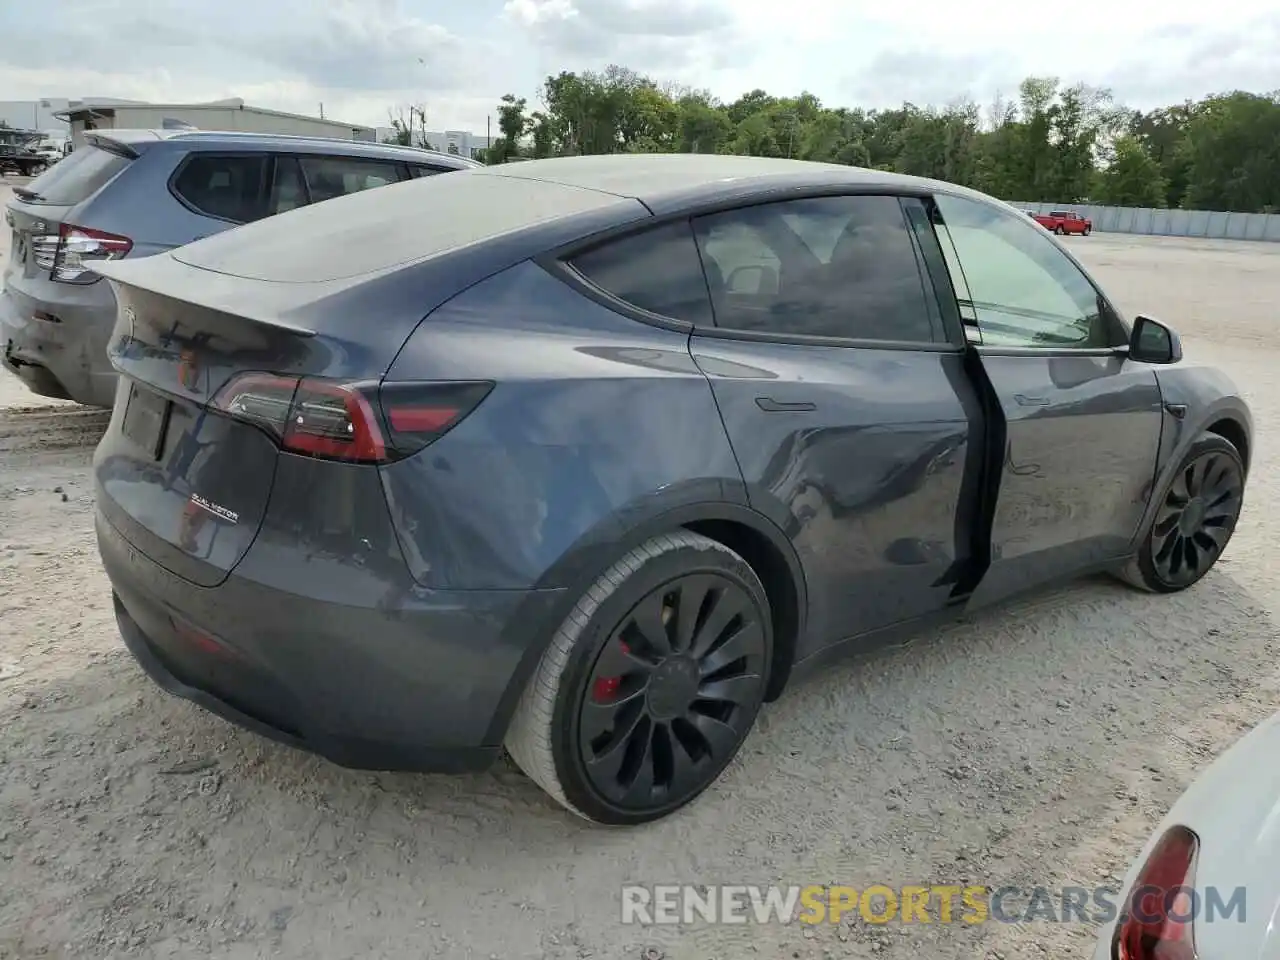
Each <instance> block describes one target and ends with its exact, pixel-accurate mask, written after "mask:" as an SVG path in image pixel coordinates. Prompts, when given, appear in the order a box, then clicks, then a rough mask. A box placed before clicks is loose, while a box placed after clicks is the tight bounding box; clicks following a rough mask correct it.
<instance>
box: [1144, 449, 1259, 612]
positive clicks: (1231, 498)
mask: <svg viewBox="0 0 1280 960" xmlns="http://www.w3.org/2000/svg"><path fill="white" fill-rule="evenodd" d="M1243 496H1244V472H1243V470H1242V469H1241V464H1240V461H1239V458H1238V457H1235V456H1232V455H1230V454H1229V453H1228V452H1227V451H1223V450H1212V451H1207V452H1204V453H1201V454H1199V455H1198V456H1196V457H1195V458H1194V459H1191V460H1190V461H1189V462H1187V463H1186V464H1185V465H1184V467H1183V469H1182V470H1181V471H1180V472H1179V473H1178V475H1177V476H1176V477H1174V479H1173V483H1171V484H1170V486H1169V489H1168V490H1167V491H1166V492H1165V496H1164V502H1163V503H1161V505H1160V509H1159V510H1158V511H1157V513H1156V517H1155V522H1154V523H1153V524H1152V527H1151V543H1150V552H1151V565H1152V567H1153V569H1154V572H1155V574H1156V575H1157V576H1158V577H1159V579H1160V580H1161V581H1162V582H1163V583H1164V584H1166V585H1168V586H1169V587H1173V588H1178V587H1182V586H1189V585H1190V584H1192V583H1194V582H1195V581H1197V580H1199V579H1200V578H1201V577H1202V576H1204V575H1205V573H1207V572H1208V570H1209V568H1210V567H1211V566H1213V564H1214V562H1215V561H1216V560H1217V559H1218V557H1219V556H1221V554H1222V551H1223V549H1224V548H1225V547H1226V545H1227V541H1228V540H1229V539H1230V538H1231V533H1232V531H1233V530H1234V529H1235V523H1236V519H1237V518H1238V517H1239V515H1240V507H1241V503H1242V501H1243Z"/></svg>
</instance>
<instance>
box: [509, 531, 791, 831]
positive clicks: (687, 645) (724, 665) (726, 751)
mask: <svg viewBox="0 0 1280 960" xmlns="http://www.w3.org/2000/svg"><path fill="white" fill-rule="evenodd" d="M673 600H674V602H673ZM639 623H645V624H647V625H648V629H647V630H643V631H642V630H641V629H640V628H639V626H638V624H639ZM770 624H771V621H770V616H769V602H768V598H767V596H766V594H765V591H764V587H763V586H762V585H761V583H760V580H759V578H758V577H757V576H756V574H755V572H754V571H753V570H752V569H751V567H750V565H748V564H747V562H746V561H745V560H743V559H742V558H741V557H740V556H738V555H737V554H736V553H734V552H733V551H732V550H730V549H729V548H728V547H726V546H724V545H723V544H720V543H717V542H716V541H714V540H711V539H709V538H707V537H703V536H700V535H698V534H695V533H690V532H689V531H685V530H680V531H676V532H672V533H667V534H663V535H661V536H658V537H655V538H654V539H652V540H649V541H648V542H647V543H645V544H643V545H641V546H639V547H637V548H636V549H634V550H632V551H631V552H630V553H628V554H627V555H626V556H625V557H623V558H622V559H621V560H619V561H618V562H617V563H615V564H614V565H613V566H612V567H610V568H609V569H608V570H607V571H606V572H605V573H603V574H602V575H601V576H600V577H599V578H598V579H597V580H596V581H595V583H594V584H593V585H592V586H591V587H590V589H588V590H587V591H586V593H585V594H584V595H583V596H582V597H581V598H580V599H579V600H578V603H577V605H576V606H575V607H574V609H573V611H572V612H571V613H570V614H569V616H568V617H567V618H566V620H565V621H564V623H563V624H562V625H561V626H560V628H559V629H558V630H557V631H556V634H555V636H554V637H553V638H552V640H551V643H550V645H549V646H548V648H547V650H546V652H545V653H544V654H543V656H542V659H541V661H540V662H539V664H538V667H537V669H536V670H535V671H534V675H533V676H532V677H531V678H530V680H529V684H528V686H527V687H526V688H525V690H524V692H523V694H522V695H521V698H520V701H519V703H518V704H517V706H516V710H515V714H514V716H513V718H512V721H511V726H510V728H509V729H508V731H507V735H506V740H505V746H506V749H507V752H508V753H509V754H510V755H511V758H512V759H513V760H514V761H515V762H516V764H517V765H518V766H519V767H520V768H521V769H522V770H523V771H524V772H525V773H526V774H527V775H528V776H529V778H530V779H532V780H533V781H534V782H535V783H537V784H538V786H540V787H542V789H543V790H545V791H546V792H547V793H548V794H550V795H551V796H552V797H553V798H554V799H555V800H557V801H558V802H559V803H561V804H563V805H564V806H565V807H567V808H568V809H569V810H571V811H572V812H574V813H576V814H577V815H578V816H580V817H584V818H585V819H587V820H591V821H594V822H596V823H606V824H618V825H632V824H640V823H647V822H649V821H652V820H657V819H660V818H661V817H664V816H667V815H668V814H670V813H673V812H674V811H676V810H678V809H679V808H681V807H683V806H684V805H685V804H687V803H689V802H691V801H692V800H693V799H694V798H695V797H697V796H698V795H699V794H701V793H702V792H703V791H704V790H705V789H706V788H707V787H709V786H710V785H711V784H712V783H714V782H715V780H716V779H717V778H718V777H719V776H720V774H721V772H723V770H724V768H725V767H726V766H728V764H729V762H730V761H732V759H733V758H734V756H735V755H736V754H737V752H738V748H739V747H740V746H741V745H742V742H743V740H745V739H746V735H747V734H748V733H749V732H750V730H751V727H752V725H753V724H754V723H755V718H756V715H757V714H758V713H759V710H760V705H761V703H762V702H763V700H764V692H765V687H766V685H767V683H768V673H769V664H770V662H771V661H770V657H771V655H772V653H773V632H772V628H771V626H770ZM624 638H625V639H624ZM664 646H665V647H667V648H669V649H665V650H664V649H663V647H664ZM619 730H624V731H625V732H622V733H619V732H618V731H619ZM593 732H594V736H592V734H593ZM632 777H634V779H631V778H632Z"/></svg>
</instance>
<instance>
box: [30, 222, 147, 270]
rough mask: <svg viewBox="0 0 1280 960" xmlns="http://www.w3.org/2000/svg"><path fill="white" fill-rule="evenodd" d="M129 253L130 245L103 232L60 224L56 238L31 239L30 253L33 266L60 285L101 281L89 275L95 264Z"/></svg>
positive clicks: (130, 241) (127, 240) (48, 236)
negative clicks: (34, 262) (47, 274)
mask: <svg viewBox="0 0 1280 960" xmlns="http://www.w3.org/2000/svg"><path fill="white" fill-rule="evenodd" d="M132 249H133V241H132V240H130V239H129V238H128V237H121V236H117V235H116V234H114V233H107V232H105V231H103V230H90V229H89V228H88V227H77V226H74V225H73V224H69V223H64V224H62V225H60V226H59V227H58V233H57V235H56V236H55V235H52V234H50V235H46V236H40V237H33V238H32V240H31V252H32V254H33V255H34V257H35V261H36V266H38V267H41V268H42V269H45V270H49V271H51V272H50V277H51V278H52V279H54V280H58V281H60V282H62V283H93V282H94V281H96V280H100V279H102V278H101V277H99V276H98V275H97V274H96V273H94V272H93V265H94V264H95V263H103V262H104V261H107V260H119V259H120V258H121V257H123V256H124V255H125V254H127V253H128V252H129V251H130V250H132Z"/></svg>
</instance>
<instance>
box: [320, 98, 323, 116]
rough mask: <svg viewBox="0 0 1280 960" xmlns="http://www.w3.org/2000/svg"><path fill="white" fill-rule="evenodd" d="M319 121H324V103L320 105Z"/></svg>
mask: <svg viewBox="0 0 1280 960" xmlns="http://www.w3.org/2000/svg"><path fill="white" fill-rule="evenodd" d="M320 119H321V120H323V119H324V103H323V102H322V103H321V104H320Z"/></svg>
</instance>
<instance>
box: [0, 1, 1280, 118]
mask: <svg viewBox="0 0 1280 960" xmlns="http://www.w3.org/2000/svg"><path fill="white" fill-rule="evenodd" d="M1225 10H1230V11H1231V13H1230V14H1229V15H1223V14H1222V12H1223V11H1225ZM1277 50H1280V4H1277V3H1276V2H1275V0H1226V2H1224V3H1222V4H1221V6H1219V5H1218V4H1207V3H1204V2H1202V0H1195V2H1189V0H1165V2H1160V3H1157V2H1153V0H1072V2H1070V3H1053V4H1045V3H1031V2H1026V0H975V2H973V3H964V2H963V0H890V2H881V3H875V4H867V3H865V2H862V0H783V2H779V0H310V2H308V0H217V2H209V0H143V2H137V0H134V2H121V0H50V2H46V3H25V2H19V0H9V2H0V99H4V100H24V99H35V98H39V97H67V98H71V99H79V98H91V97H100V96H101V97H123V98H127V99H138V100H149V101H152V102H159V103H175V102H179V103H180V102H195V101H200V100H213V99H220V98H223V97H242V98H244V100H245V101H246V102H248V103H251V104H254V105H256V106H262V107H269V108H274V109H278V110H287V111H290V112H295V113H303V114H308V115H313V116H314V115H317V114H318V113H319V110H320V104H321V103H323V104H324V113H325V116H327V117H330V118H334V119H339V120H344V121H347V122H350V123H359V124H368V125H370V126H386V125H388V111H389V110H390V109H393V108H395V107H396V106H401V107H403V106H405V105H407V104H409V103H417V104H423V105H425V107H426V111H427V126H428V128H429V129H432V130H442V129H450V130H452V129H463V130H471V131H473V132H476V133H483V132H484V130H485V121H486V117H488V116H493V117H494V118H495V121H496V104H497V101H498V99H499V98H500V97H501V96H502V95H503V94H504V93H508V92H511V93H515V94H517V95H518V96H523V97H527V98H528V100H529V102H530V104H531V108H532V107H536V104H537V103H538V94H539V90H540V88H541V84H542V81H543V80H544V79H545V77H546V76H547V75H548V74H553V73H558V72H560V71H561V70H587V69H600V68H602V67H604V66H606V65H607V64H609V63H618V64H621V65H623V66H627V67H630V68H632V69H634V70H638V71H640V72H643V73H647V74H649V75H650V76H652V77H654V78H655V79H657V80H659V81H672V82H676V83H682V84H687V85H689V86H693V87H697V88H701V89H709V90H711V91H712V92H713V93H714V94H716V95H717V96H719V97H721V98H722V99H725V100H732V99H734V98H736V97H737V96H739V95H740V94H742V93H744V92H746V91H749V90H752V89H754V88H763V89H765V90H768V91H769V92H771V93H775V94H779V95H785V94H795V93H799V92H800V91H802V90H808V91H810V92H812V93H814V94H816V95H817V96H818V97H819V98H821V99H822V101H823V102H824V103H827V104H829V105H833V106H837V105H845V106H863V107H868V108H870V107H892V106H899V105H901V104H902V102H903V101H910V102H913V103H917V104H926V103H934V104H940V105H941V104H946V103H948V102H952V101H955V100H957V99H959V98H962V97H967V98H969V99H972V100H974V101H976V102H978V103H980V104H988V103H990V102H991V101H992V100H993V99H994V98H995V97H996V96H997V95H1003V96H1004V97H1006V98H1007V97H1010V96H1012V95H1015V94H1016V91H1017V84H1018V82H1019V81H1020V80H1021V79H1022V78H1023V77H1025V76H1028V75H1031V74H1034V75H1037V76H1045V75H1048V76H1058V77H1060V78H1062V79H1063V81H1064V82H1068V83H1073V82H1077V81H1081V82H1085V83H1089V84H1093V85H1096V86H1105V87H1110V88H1111V89H1112V90H1113V91H1114V92H1115V94H1116V97H1117V99H1119V100H1120V101H1121V102H1123V103H1125V104H1127V105H1129V106H1131V107H1135V108H1138V109H1149V108H1151V107H1155V106H1161V105H1165V104H1169V103H1176V102H1181V101H1183V100H1186V99H1189V98H1198V97H1201V96H1204V95H1206V94H1209V93H1214V92H1221V91H1226V90H1232V89H1245V90H1251V91H1255V92H1269V91H1272V90H1276V89H1280V55H1277V53H1276V51H1277Z"/></svg>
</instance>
